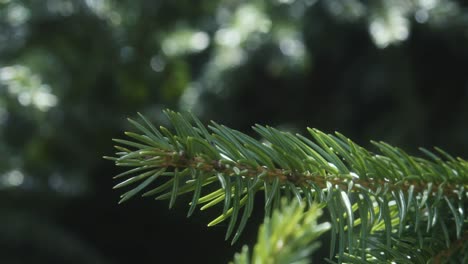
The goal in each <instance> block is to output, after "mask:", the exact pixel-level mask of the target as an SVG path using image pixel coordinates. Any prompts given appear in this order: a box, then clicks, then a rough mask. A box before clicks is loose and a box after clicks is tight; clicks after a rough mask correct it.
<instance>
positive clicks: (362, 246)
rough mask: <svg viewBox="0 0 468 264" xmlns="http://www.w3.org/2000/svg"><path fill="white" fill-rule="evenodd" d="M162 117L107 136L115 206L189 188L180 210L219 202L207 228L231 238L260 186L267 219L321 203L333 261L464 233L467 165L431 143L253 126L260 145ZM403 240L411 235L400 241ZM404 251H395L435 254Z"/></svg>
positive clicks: (185, 118) (390, 252) (186, 118)
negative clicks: (292, 205) (357, 139)
mask: <svg viewBox="0 0 468 264" xmlns="http://www.w3.org/2000/svg"><path fill="white" fill-rule="evenodd" d="M165 114H166V116H167V117H168V119H169V121H170V122H171V124H172V126H173V127H174V130H173V131H170V130H169V129H167V128H165V127H160V128H159V129H156V128H155V127H154V126H153V125H152V124H151V123H150V122H149V121H148V120H147V119H146V118H145V117H144V116H142V115H140V118H141V119H142V121H141V122H140V123H139V122H136V121H133V120H131V119H129V121H130V122H131V123H132V124H133V125H134V126H135V127H136V128H137V129H138V130H139V131H140V133H142V134H138V133H134V132H126V133H125V134H126V135H127V136H128V137H129V138H130V140H122V139H115V140H114V141H115V142H117V143H119V145H118V146H116V149H117V152H116V157H106V158H107V159H111V160H113V161H115V164H116V165H117V166H124V167H129V168H130V169H129V170H127V171H125V172H123V173H121V174H119V175H117V176H116V177H115V178H126V180H123V181H122V182H120V183H119V184H117V185H116V186H115V188H122V187H126V186H129V185H132V184H134V187H133V188H131V189H130V190H129V191H127V192H125V193H124V194H123V195H122V196H121V198H122V199H121V201H120V202H124V201H126V200H128V199H130V198H131V197H133V196H134V195H136V194H138V193H140V192H142V191H143V190H144V189H146V188H149V187H150V186H154V187H153V188H152V189H150V190H147V191H146V192H144V193H143V196H156V199H158V200H159V199H169V206H170V207H171V206H173V204H174V203H175V201H176V198H177V197H178V196H180V195H182V194H186V193H192V201H191V203H190V207H189V210H188V215H189V216H190V215H191V214H192V213H193V212H194V210H195V209H196V207H197V206H199V205H203V206H201V208H200V209H201V210H205V209H207V208H210V207H214V206H216V205H220V206H221V207H222V210H221V215H220V216H219V217H217V218H216V219H214V220H213V221H212V222H210V223H209V224H208V225H209V226H212V225H216V224H218V223H220V222H222V221H227V220H229V223H228V228H227V232H226V239H228V238H230V237H231V236H233V237H232V243H234V242H235V241H236V240H237V239H238V238H239V236H240V235H241V233H242V230H243V229H244V227H245V225H246V224H247V221H248V218H249V217H250V215H251V213H252V210H253V205H254V197H255V193H257V192H259V191H263V192H264V195H265V208H264V210H265V214H266V216H269V215H271V214H270V213H271V211H272V209H274V208H277V207H278V206H279V201H280V199H281V197H286V199H288V200H289V201H292V200H294V199H296V200H298V201H299V202H303V201H305V202H306V203H307V204H308V205H312V204H314V203H322V204H323V205H324V206H325V207H326V209H327V210H328V213H329V215H330V220H331V225H332V227H331V235H332V236H331V238H332V239H331V244H332V245H331V247H330V259H331V260H330V261H333V258H334V257H335V256H336V257H337V261H338V262H342V261H347V260H349V259H359V260H361V261H363V262H366V261H369V260H372V259H373V258H376V259H377V260H382V261H383V260H385V261H392V260H394V259H398V258H400V257H402V256H400V255H398V256H397V254H396V253H394V251H395V249H398V248H401V247H405V246H408V245H411V246H412V247H416V248H418V249H420V251H421V252H423V251H424V250H430V249H431V247H433V248H434V249H436V248H437V250H440V247H439V245H440V244H442V245H444V247H445V248H449V247H450V244H451V243H452V242H453V241H456V240H460V238H461V237H462V234H463V233H464V232H465V226H466V222H468V220H467V218H466V216H465V213H464V212H465V211H466V201H467V196H468V195H467V192H466V190H467V188H468V173H467V172H468V162H467V161H466V160H464V159H462V158H454V157H452V156H451V155H449V154H447V153H446V152H444V151H443V150H441V149H439V148H435V151H436V153H437V154H436V153H434V152H431V151H429V150H426V149H421V151H422V152H423V153H424V154H425V155H426V156H427V157H428V159H424V158H421V157H414V156H410V155H408V154H407V153H406V152H404V151H403V150H401V149H399V148H396V147H393V146H391V145H389V144H387V143H384V142H372V143H373V144H374V145H375V146H376V147H377V150H378V152H377V153H374V152H371V151H369V150H366V149H365V148H363V147H361V146H358V145H357V144H355V143H354V142H352V141H351V140H350V139H348V138H346V137H345V136H343V135H341V134H339V133H335V134H334V135H331V134H325V133H323V132H321V131H319V130H317V129H308V131H309V133H310V134H311V136H312V138H313V140H311V139H309V138H306V137H304V136H302V135H298V134H296V135H293V134H291V133H287V132H282V131H279V130H277V129H274V128H272V127H268V126H261V125H255V126H254V127H253V129H254V131H255V132H257V133H258V135H259V136H260V137H261V138H262V140H263V141H262V142H261V141H259V140H256V139H254V138H252V137H250V136H247V135H245V134H243V133H241V132H239V131H236V130H233V129H230V128H228V127H225V126H223V125H219V124H217V123H215V122H212V124H211V125H210V126H208V127H205V126H204V125H203V124H202V123H201V122H200V121H199V120H198V119H197V118H196V117H195V116H193V115H191V114H190V113H183V114H181V113H176V112H173V111H170V110H167V111H165ZM239 219H240V221H239V222H237V221H238V220H239ZM236 226H237V229H236V231H235V232H234V230H235V228H236ZM434 234H438V235H437V236H434ZM439 234H443V235H442V237H443V238H442V239H443V243H439V242H438V241H439V240H440V235H439ZM405 237H410V238H412V239H414V241H413V242H411V243H409V242H408V243H403V242H402V241H403V240H404V239H405ZM376 241H378V243H377V242H376ZM408 241H409V240H408ZM373 252H374V253H375V252H377V253H376V254H377V255H376V254H374V253H373ZM381 252H382V253H383V255H382V254H381ZM401 252H403V251H401ZM437 252H438V251H437ZM411 254H412V253H411V252H408V253H407V255H406V256H403V257H407V256H410V257H411V256H413V259H420V260H421V261H423V260H424V261H427V260H429V259H431V258H432V257H434V256H433V254H423V253H421V254H419V253H415V254H413V255H411ZM389 263H390V262H389ZM421 263H423V262H421ZM424 263H425V262H424Z"/></svg>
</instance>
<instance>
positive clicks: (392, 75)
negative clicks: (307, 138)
mask: <svg viewBox="0 0 468 264" xmlns="http://www.w3.org/2000/svg"><path fill="white" fill-rule="evenodd" d="M467 18H468V11H467V5H466V4H465V3H464V2H462V1H450V0H440V1H422V0H421V1H400V0H391V1H390V0H382V1H358V0H354V1H346V0H342V1H341V0H329V1H315V0H271V1H266V0H265V1H260V0H254V1H230V0H202V1H190V0H181V1H153V0H143V1H130V0H123V1H111V0H86V1H79V0H63V1H62V0H44V1H34V0H30V1H14V0H1V1H0V157H1V158H0V263H6V264H10V263H12V264H17V263H18V264H22V263H112V264H124V263H125V264H127V263H187V262H189V261H190V262H194V263H226V262H227V261H229V260H231V259H232V256H233V255H234V253H235V252H238V251H239V250H240V247H241V246H242V245H243V244H251V243H252V242H253V241H254V238H255V236H256V231H257V227H258V225H259V224H260V223H261V219H262V216H263V212H262V210H261V206H257V207H256V208H257V209H258V210H256V211H255V213H254V215H253V218H252V220H251V222H250V223H249V225H248V227H247V230H246V231H245V233H244V235H243V236H242V237H241V239H240V242H238V243H236V244H235V245H234V246H230V243H229V241H224V232H225V231H226V225H225V224H220V225H219V226H216V227H212V228H208V227H206V224H207V223H208V222H209V221H210V220H211V219H212V218H213V217H215V216H216V214H217V213H218V211H217V210H212V211H215V212H212V211H210V210H209V211H206V212H199V211H197V212H196V213H195V214H194V216H193V217H190V218H188V219H187V218H186V212H187V209H188V206H187V201H188V200H185V201H184V198H181V199H180V200H178V202H177V203H176V205H175V208H173V209H171V210H169V209H168V208H167V207H168V206H167V205H168V204H167V202H164V201H153V200H152V199H150V198H147V199H140V198H138V199H133V200H131V201H129V202H127V203H124V204H122V205H117V202H118V199H119V191H115V190H113V189H112V186H113V185H114V184H115V183H116V182H115V181H114V180H113V179H112V177H113V176H114V175H116V174H118V173H119V172H122V171H121V170H120V169H119V168H116V167H115V166H114V165H113V163H112V162H110V161H106V160H104V159H103V158H102V156H104V155H112V154H113V152H114V149H113V143H112V141H111V139H112V138H116V137H122V136H123V131H125V130H128V129H131V128H130V127H129V125H128V122H127V121H126V118H127V117H135V116H136V113H137V112H141V113H143V114H145V115H146V116H147V117H148V118H149V119H151V121H153V122H155V124H158V125H161V124H162V125H165V124H166V120H165V119H164V117H163V116H162V112H161V111H162V110H163V109H165V108H170V109H173V110H191V111H193V112H194V113H196V114H197V115H198V116H199V117H200V118H201V120H202V121H203V122H205V123H207V122H208V121H209V120H216V121H217V122H218V123H222V124H225V125H228V126H230V127H232V128H235V129H238V130H241V131H243V132H245V133H249V134H250V133H251V130H250V126H252V125H254V124H255V123H259V124H264V125H271V126H275V127H278V128H280V129H284V130H289V131H294V132H299V133H303V134H305V128H306V127H314V128H318V129H319V130H322V131H325V132H330V133H331V132H333V131H339V132H341V133H343V134H344V135H346V136H348V137H350V138H351V139H353V140H354V141H355V142H357V143H359V144H361V145H363V146H366V147H369V148H370V149H372V150H375V149H373V148H372V146H371V145H370V143H369V141H370V140H371V139H373V140H384V141H386V142H388V143H390V144H392V145H396V146H399V147H402V148H403V149H405V150H407V151H408V152H409V153H411V154H414V155H419V152H418V150H417V148H418V147H426V148H432V147H433V146H439V147H441V148H443V149H445V150H447V151H448V152H449V153H451V154H453V155H456V156H461V157H464V158H466V157H467V156H468V155H467V154H468V136H467V133H468V105H467V104H468V72H467V69H468V19H467ZM187 199H189V197H188V198H187ZM324 254H325V255H326V254H327V249H326V246H324V247H323V249H322V251H320V252H318V253H317V256H322V255H324ZM169 260H170V261H169Z"/></svg>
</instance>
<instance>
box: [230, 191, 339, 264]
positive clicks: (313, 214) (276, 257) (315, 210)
mask: <svg viewBox="0 0 468 264" xmlns="http://www.w3.org/2000/svg"><path fill="white" fill-rule="evenodd" d="M304 209H305V205H304V204H300V203H299V202H298V201H297V200H292V201H287V200H286V199H284V198H283V199H282V201H281V208H279V209H275V210H274V211H273V215H272V216H271V217H265V220H264V222H263V224H262V225H261V226H260V228H259V232H258V238H257V243H256V245H255V247H254V249H253V253H252V255H251V256H250V254H249V248H248V247H247V246H244V247H243V248H242V252H241V253H238V254H236V255H234V262H231V263H230V264H276V263H295V264H303V263H304V264H305V263H309V262H310V259H309V258H310V255H311V254H312V253H313V252H314V251H315V250H316V249H317V248H318V247H319V246H320V242H318V241H316V239H317V238H318V237H319V236H320V235H321V234H323V233H324V232H325V231H327V230H329V228H330V224H329V223H322V224H318V223H317V221H318V218H319V217H320V216H321V215H322V210H321V209H320V207H319V206H318V205H317V204H314V205H313V206H312V207H310V208H309V209H307V210H306V211H304Z"/></svg>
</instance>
